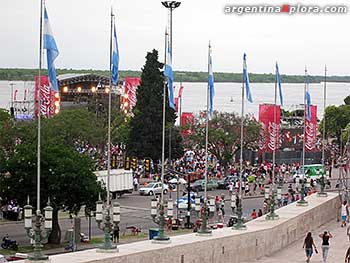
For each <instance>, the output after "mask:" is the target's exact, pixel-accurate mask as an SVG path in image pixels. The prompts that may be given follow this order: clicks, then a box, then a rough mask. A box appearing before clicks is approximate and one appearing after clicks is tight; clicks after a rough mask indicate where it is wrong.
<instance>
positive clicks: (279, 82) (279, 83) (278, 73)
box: [276, 62, 283, 106]
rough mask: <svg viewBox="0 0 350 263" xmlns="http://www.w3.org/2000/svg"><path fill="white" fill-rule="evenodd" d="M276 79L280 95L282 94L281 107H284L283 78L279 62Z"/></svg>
mask: <svg viewBox="0 0 350 263" xmlns="http://www.w3.org/2000/svg"><path fill="white" fill-rule="evenodd" d="M276 79H277V85H278V90H279V93H280V102H281V105H282V106H283V94H282V86H281V76H280V71H279V69H278V64H277V62H276Z"/></svg>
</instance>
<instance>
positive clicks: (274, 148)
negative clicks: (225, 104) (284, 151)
mask: <svg viewBox="0 0 350 263" xmlns="http://www.w3.org/2000/svg"><path fill="white" fill-rule="evenodd" d="M276 67H277V62H276ZM276 107H277V68H276V76H275V101H274V106H273V124H274V127H273V128H274V129H275V132H276V134H275V135H276V136H275V137H274V143H273V149H272V193H271V194H272V196H271V201H270V202H271V204H270V208H271V211H270V214H268V215H267V216H266V219H268V220H274V219H278V215H277V214H276V213H275V202H276V183H275V164H276V147H277V143H278V141H277V139H278V134H277V132H278V129H277V123H276V122H277V116H276V113H277V110H276Z"/></svg>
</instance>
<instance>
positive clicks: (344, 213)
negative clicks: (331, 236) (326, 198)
mask: <svg viewBox="0 0 350 263" xmlns="http://www.w3.org/2000/svg"><path fill="white" fill-rule="evenodd" d="M340 209H341V210H340V213H341V214H340V215H341V221H342V222H341V227H344V226H346V220H347V218H348V205H347V202H346V201H344V202H343V204H342V205H341V208H340Z"/></svg>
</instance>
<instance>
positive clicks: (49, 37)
mask: <svg viewBox="0 0 350 263" xmlns="http://www.w3.org/2000/svg"><path fill="white" fill-rule="evenodd" d="M44 49H46V55H47V71H48V75H49V80H50V84H51V88H52V89H53V90H55V91H57V92H58V84H57V77H56V69H55V63H54V62H55V59H56V58H57V56H58V54H59V52H58V48H57V45H56V41H55V39H54V37H53V34H52V30H51V26H50V22H49V17H48V15H47V11H46V7H45V8H44Z"/></svg>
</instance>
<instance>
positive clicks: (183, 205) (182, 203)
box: [175, 192, 203, 209]
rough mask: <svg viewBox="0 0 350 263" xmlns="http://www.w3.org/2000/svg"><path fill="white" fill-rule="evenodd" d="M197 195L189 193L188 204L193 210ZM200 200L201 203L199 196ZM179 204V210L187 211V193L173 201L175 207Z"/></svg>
mask: <svg viewBox="0 0 350 263" xmlns="http://www.w3.org/2000/svg"><path fill="white" fill-rule="evenodd" d="M196 197H197V194H196V193H195V192H190V203H191V208H194V206H195V202H196V200H195V199H196ZM199 197H200V198H201V201H203V196H199ZM177 203H179V209H187V203H188V195H187V193H184V195H183V196H182V197H180V198H178V199H177V200H175V205H177Z"/></svg>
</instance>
